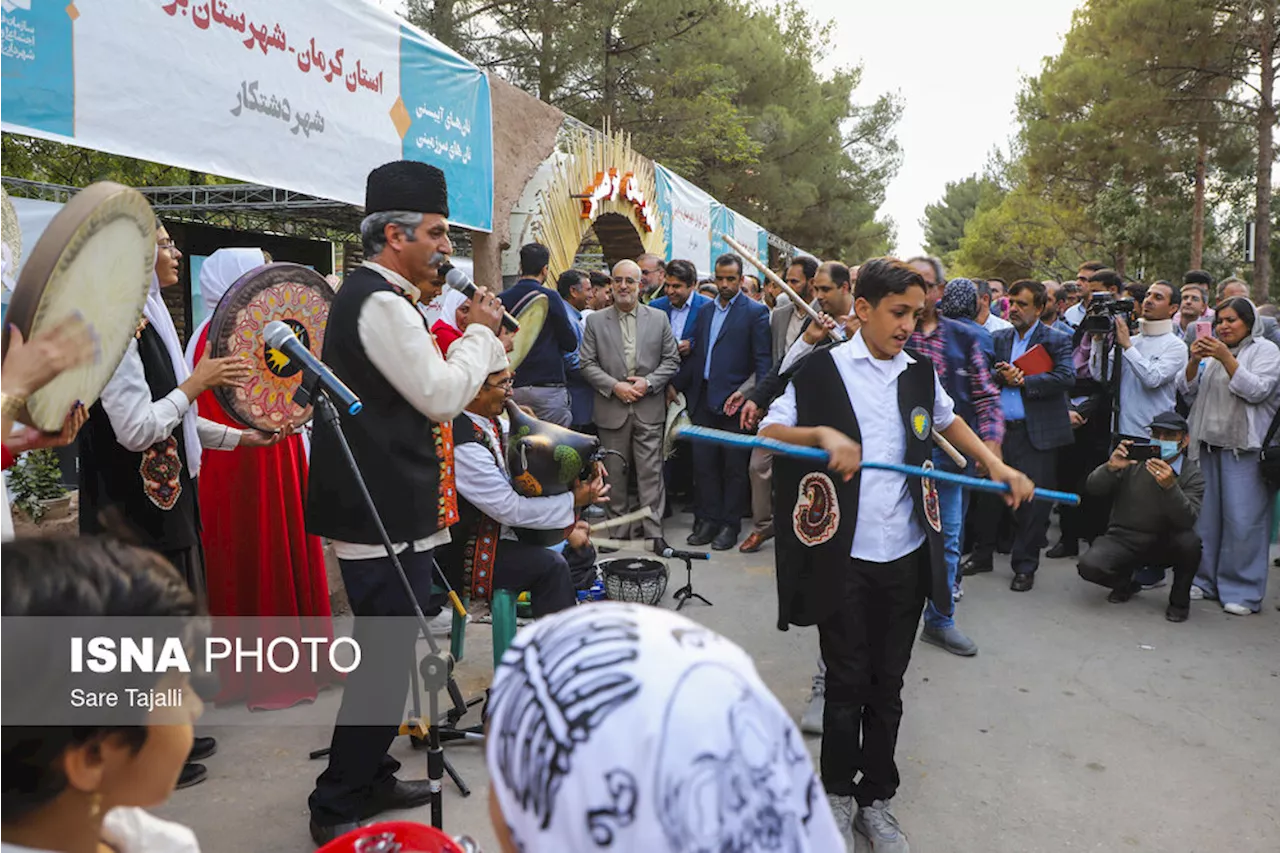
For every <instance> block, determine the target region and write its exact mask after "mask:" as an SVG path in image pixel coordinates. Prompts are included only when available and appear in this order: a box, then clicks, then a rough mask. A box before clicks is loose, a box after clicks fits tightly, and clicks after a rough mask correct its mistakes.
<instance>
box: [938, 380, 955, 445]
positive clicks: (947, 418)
mask: <svg viewBox="0 0 1280 853" xmlns="http://www.w3.org/2000/svg"><path fill="white" fill-rule="evenodd" d="M955 419H956V404H955V401H953V400H952V399H951V395H950V394H948V393H947V389H945V388H943V387H942V380H941V379H939V378H938V371H936V370H935V371H934V372H933V428H934V429H936V430H937V431H938V432H942V431H943V430H944V429H946V428H947V427H949V426H951V423H952V421H954V420H955Z"/></svg>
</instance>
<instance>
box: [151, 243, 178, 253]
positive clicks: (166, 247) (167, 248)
mask: <svg viewBox="0 0 1280 853" xmlns="http://www.w3.org/2000/svg"><path fill="white" fill-rule="evenodd" d="M156 248H158V249H159V250H160V251H162V252H168V253H169V254H171V255H172V254H173V253H174V252H176V251H178V245H177V244H176V243H174V242H173V240H160V241H158V242H157V243H156Z"/></svg>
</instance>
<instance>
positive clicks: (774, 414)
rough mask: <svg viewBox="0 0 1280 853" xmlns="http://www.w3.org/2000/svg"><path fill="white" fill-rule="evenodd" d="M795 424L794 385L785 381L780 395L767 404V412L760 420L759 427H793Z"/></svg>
mask: <svg viewBox="0 0 1280 853" xmlns="http://www.w3.org/2000/svg"><path fill="white" fill-rule="evenodd" d="M795 425H796V386H795V385H793V384H791V383H790V382H788V383H787V390H785V391H783V392H782V396H781V397H779V398H778V399H776V400H774V401H773V402H772V403H770V404H769V413H768V414H767V415H765V416H764V420H762V421H760V429H764V428H765V427H767V426H784V427H793V426H795Z"/></svg>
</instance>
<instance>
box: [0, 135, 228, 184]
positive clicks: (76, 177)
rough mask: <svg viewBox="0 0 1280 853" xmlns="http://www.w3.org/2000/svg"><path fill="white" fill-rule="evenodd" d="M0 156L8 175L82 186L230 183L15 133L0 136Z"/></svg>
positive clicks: (216, 178) (185, 170)
mask: <svg viewBox="0 0 1280 853" xmlns="http://www.w3.org/2000/svg"><path fill="white" fill-rule="evenodd" d="M0 158H3V161H4V173H5V175H6V176H8V177H11V178H25V179H26V180H29V181H46V182H48V183H52V184H64V185H66V186H72V187H83V186H87V185H88V184H91V183H93V182H94V181H117V182H119V183H122V184H125V185H127V186H131V187H163V186H177V185H182V186H186V185H189V184H218V183H229V182H230V180H229V179H227V178H219V177H215V176H213V175H207V174H205V173H203V172H195V171H192V170H189V169H179V168H178V167H177V166H165V165H162V164H160V163H151V162H148V161H146V160H135V159H134V158H132V157H122V156H120V155H117V154H107V153H105V152H102V151H94V150H92V149H89V148H80V147H78V146H75V145H65V144H63V143H61V142H52V141H50V140H47V139H36V138H35V137H31V136H22V135H20V134H16V133H5V134H3V135H2V136H0Z"/></svg>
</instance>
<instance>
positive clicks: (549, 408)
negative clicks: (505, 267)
mask: <svg viewBox="0 0 1280 853" xmlns="http://www.w3.org/2000/svg"><path fill="white" fill-rule="evenodd" d="M550 263H551V252H550V250H548V249H547V247H546V246H544V245H542V244H541V243H526V244H525V245H523V246H521V247H520V280H519V281H517V282H516V283H515V284H513V285H511V287H509V288H507V289H506V290H504V291H502V293H501V294H499V295H498V298H499V299H501V300H502V307H503V308H505V309H506V310H507V311H509V312H510V313H512V314H515V313H516V311H517V309H518V307H519V306H520V304H521V303H522V302H523V301H524V299H525V298H526V297H531V296H533V295H535V294H542V295H543V296H546V297H547V319H546V322H544V323H543V324H542V331H540V332H539V333H538V338H537V340H535V341H534V342H533V347H532V348H531V349H530V350H529V354H528V355H526V356H525V357H524V361H522V362H521V363H520V366H519V367H517V368H516V377H515V381H516V390H515V401H516V402H517V403H519V404H520V405H521V406H526V407H528V408H530V409H532V410H533V413H534V414H535V415H537V416H538V418H539V419H541V420H544V421H548V422H550V423H553V424H559V425H560V426H563V427H567V426H569V425H570V424H572V423H573V406H572V401H571V399H570V397H569V389H568V387H567V386H566V384H565V371H564V357H565V356H566V355H568V354H569V353H571V352H574V351H576V350H577V349H578V330H577V328H576V327H575V326H574V323H573V321H572V320H570V319H569V313H568V312H567V311H565V307H564V300H563V299H561V298H560V294H559V293H557V292H556V291H554V290H552V289H551V288H549V287H547V286H546V280H547V272H548V266H549V264H550Z"/></svg>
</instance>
